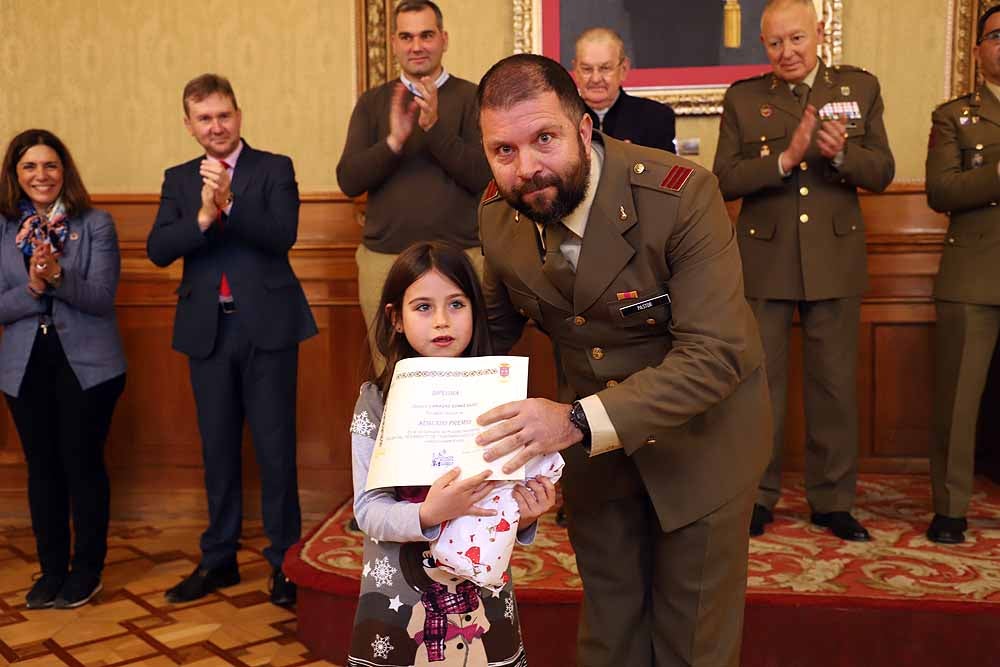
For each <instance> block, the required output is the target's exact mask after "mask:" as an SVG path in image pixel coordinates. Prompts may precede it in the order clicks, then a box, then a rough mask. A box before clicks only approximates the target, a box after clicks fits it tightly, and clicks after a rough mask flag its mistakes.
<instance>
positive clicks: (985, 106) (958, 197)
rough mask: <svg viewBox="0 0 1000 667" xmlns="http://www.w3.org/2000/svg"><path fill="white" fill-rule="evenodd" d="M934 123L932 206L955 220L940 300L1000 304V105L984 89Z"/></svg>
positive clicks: (941, 111)
mask: <svg viewBox="0 0 1000 667" xmlns="http://www.w3.org/2000/svg"><path fill="white" fill-rule="evenodd" d="M931 121H932V127H931V136H930V140H929V142H928V148H927V202H928V204H930V207H931V208H932V209H934V210H935V211H939V212H941V213H948V214H949V215H950V216H951V220H950V224H949V225H948V235H947V237H946V238H945V247H944V252H943V254H942V256H941V269H940V271H939V272H938V276H937V280H936V282H935V285H934V296H935V297H937V298H938V299H942V300H945V301H958V302H962V303H978V304H986V305H997V304H1000V279H998V278H1000V274H998V267H1000V207H998V206H997V203H998V201H1000V175H998V172H997V163H998V161H1000V101H998V100H997V97H996V96H995V95H994V93H993V92H992V91H991V90H990V89H989V87H988V86H986V85H983V86H981V87H980V88H979V89H977V90H976V91H975V92H973V93H970V94H968V95H963V96H962V97H959V98H957V99H954V100H952V101H950V102H946V103H945V104H942V105H941V106H939V107H938V108H937V109H936V110H935V111H934V113H933V114H932V116H931Z"/></svg>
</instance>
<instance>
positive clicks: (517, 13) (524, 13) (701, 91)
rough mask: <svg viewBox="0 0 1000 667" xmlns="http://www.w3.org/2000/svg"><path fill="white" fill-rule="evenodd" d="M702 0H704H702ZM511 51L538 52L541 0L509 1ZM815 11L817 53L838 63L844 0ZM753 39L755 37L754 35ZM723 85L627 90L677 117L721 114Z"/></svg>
mask: <svg viewBox="0 0 1000 667" xmlns="http://www.w3.org/2000/svg"><path fill="white" fill-rule="evenodd" d="M702 1H704V0H702ZM513 2H514V21H513V23H514V52H515V53H541V52H542V0H513ZM813 3H814V4H815V5H816V13H817V14H818V15H819V17H820V20H822V21H823V23H824V26H825V27H826V34H825V37H824V39H823V42H822V43H821V44H820V45H819V55H820V57H821V58H823V61H824V62H826V63H827V64H828V65H839V64H840V61H841V56H842V53H843V44H844V0H813ZM754 37H755V38H756V36H754ZM728 87H729V86H727V85H717V84H713V85H703V86H698V85H695V86H672V87H666V86H665V87H661V88H642V89H637V90H630V91H629V92H631V93H632V94H635V95H640V96H642V97H650V98H652V99H655V100H658V101H660V102H665V103H667V104H669V105H670V106H672V107H673V108H674V112H675V113H676V114H677V115H679V116H710V115H717V114H721V113H722V97H723V95H725V93H726V89H727V88H728Z"/></svg>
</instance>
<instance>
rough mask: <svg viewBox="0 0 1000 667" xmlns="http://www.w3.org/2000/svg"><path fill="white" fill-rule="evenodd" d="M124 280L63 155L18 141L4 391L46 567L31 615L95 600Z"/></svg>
mask: <svg viewBox="0 0 1000 667" xmlns="http://www.w3.org/2000/svg"><path fill="white" fill-rule="evenodd" d="M120 271H121V262H120V257H119V253H118V237H117V235H116V233H115V226H114V223H113V222H112V221H111V217H110V216H109V215H108V214H107V213H105V212H103V211H97V210H95V209H93V208H91V206H90V197H89V195H88V194H87V190H86V188H85V187H84V186H83V181H82V180H81V179H80V174H79V172H78V171H77V169H76V166H75V165H74V163H73V158H72V157H71V156H70V154H69V151H68V150H67V149H66V147H65V145H63V143H62V142H61V141H60V140H59V138H58V137H56V136H55V135H53V134H52V133H51V132H47V131H45V130H28V131H26V132H22V133H21V134H19V135H17V136H16V137H14V139H13V140H12V141H11V143H10V145H9V146H8V147H7V152H6V155H5V156H4V159H3V171H2V173H0V325H2V326H3V335H2V337H0V391H3V393H4V395H5V397H6V399H7V404H8V406H9V407H10V412H11V415H12V417H13V419H14V425H15V426H16V428H17V433H18V436H19V437H20V440H21V445H22V447H23V448H24V456H25V459H26V460H27V463H28V503H29V506H30V508H31V525H32V528H33V530H34V532H35V541H36V544H37V547H38V560H39V563H40V565H41V569H42V575H41V577H40V578H39V579H38V580H37V581H36V582H35V583H34V585H33V586H32V587H31V589H30V590H29V591H28V594H27V603H28V607H29V608H33V609H36V608H42V607H53V606H55V607H61V608H69V607H77V606H80V605H82V604H84V603H86V602H87V601H88V600H90V599H91V598H92V597H94V595H96V594H97V593H98V592H99V591H100V590H101V571H102V570H103V569H104V559H105V556H106V554H107V542H108V514H109V505H110V497H111V493H110V486H109V482H108V474H107V470H106V469H105V465H104V443H105V441H106V440H107V436H108V430H109V428H110V426H111V415H112V413H113V412H114V409H115V404H116V403H117V401H118V397H119V396H120V395H121V393H122V390H123V389H124V388H125V355H124V352H123V350H122V343H121V338H120V336H119V334H118V325H117V322H116V320H115V292H116V290H117V289H118V276H119V273H120ZM70 517H72V521H73V535H74V539H73V549H72V559H71V558H70V553H71V549H70V526H69V523H70Z"/></svg>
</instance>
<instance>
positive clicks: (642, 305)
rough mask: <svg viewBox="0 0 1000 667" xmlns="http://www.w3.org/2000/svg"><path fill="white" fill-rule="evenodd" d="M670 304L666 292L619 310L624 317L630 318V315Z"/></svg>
mask: <svg viewBox="0 0 1000 667" xmlns="http://www.w3.org/2000/svg"><path fill="white" fill-rule="evenodd" d="M669 303H670V295H669V294H667V293H666V292H664V293H663V294H657V295H656V296H652V297H649V298H648V299H644V300H642V301H640V302H638V303H633V304H629V305H627V306H622V307H621V308H619V309H618V312H619V313H621V316H622V317H628V316H629V315H635V314H636V313H641V312H642V311H644V310H649V309H650V308H654V307H656V306H663V305H666V304H669Z"/></svg>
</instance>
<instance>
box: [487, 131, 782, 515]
mask: <svg viewBox="0 0 1000 667" xmlns="http://www.w3.org/2000/svg"><path fill="white" fill-rule="evenodd" d="M594 141H595V142H601V143H603V145H604V148H605V158H604V165H603V169H602V172H601V177H600V181H599V183H598V188H597V193H596V198H595V200H594V203H593V207H592V208H591V212H590V217H589V218H588V222H587V227H586V231H585V233H584V238H583V246H582V249H581V253H580V258H579V263H578V265H577V268H576V279H575V284H574V294H573V303H572V304H571V303H569V302H568V301H567V300H566V299H565V298H564V297H563V296H562V294H561V293H560V292H559V291H558V290H557V289H556V288H555V286H553V285H552V284H551V283H550V282H549V281H548V279H547V278H546V277H545V275H544V274H543V272H542V260H541V257H540V253H539V242H538V232H537V229H536V226H535V224H534V223H533V222H532V221H531V220H530V219H528V218H527V216H525V215H519V214H516V213H515V211H514V210H513V209H512V208H511V207H510V206H509V205H508V204H507V203H506V201H504V200H503V199H502V198H501V197H500V196H499V195H498V194H497V193H496V186H495V184H491V186H490V187H489V188H488V189H487V192H486V197H485V198H484V201H483V203H482V204H481V205H480V209H479V224H480V234H481V237H482V243H483V252H484V254H485V255H486V278H485V281H484V282H485V285H484V290H485V295H486V300H487V307H488V314H489V318H490V329H491V332H492V333H493V335H494V343H495V344H496V345H497V348H498V349H499V350H500V351H506V350H509V349H510V347H511V346H512V345H513V344H514V342H516V341H517V339H518V338H519V337H520V335H521V332H522V329H523V327H524V324H525V322H526V321H527V320H528V319H531V320H534V321H535V323H536V324H537V325H538V327H539V328H540V329H541V330H542V331H544V332H545V333H546V334H548V336H549V337H550V338H551V339H552V341H553V343H554V346H555V352H556V358H557V360H558V361H557V364H558V375H559V385H560V386H559V397H560V400H561V401H564V402H570V401H572V400H574V399H575V398H578V397H583V396H589V395H592V394H597V395H598V396H599V397H600V399H601V401H602V403H603V405H604V407H605V408H606V410H607V412H608V416H609V417H610V419H611V421H612V423H613V424H614V427H615V430H616V432H617V434H618V436H619V438H620V439H621V442H622V444H623V449H619V450H615V451H611V452H608V453H604V454H600V455H595V456H594V457H588V456H587V453H586V452H585V451H584V450H583V448H582V447H580V446H574V447H570V448H569V449H567V450H565V451H564V452H563V456H564V458H565V459H566V471H565V474H564V476H563V485H564V494H565V498H566V501H567V503H568V506H569V508H570V511H571V512H573V511H575V510H574V507H576V508H585V507H586V506H593V505H595V504H601V503H603V502H605V501H608V500H613V499H617V498H624V497H629V496H631V495H634V494H642V493H647V494H648V495H649V496H650V498H651V500H652V503H653V506H654V507H655V509H656V512H657V515H658V518H659V520H660V524H661V525H662V527H663V529H664V530H674V529H677V528H680V527H682V526H685V525H687V524H689V523H691V522H692V521H695V520H697V519H699V518H701V517H703V516H705V515H707V514H709V513H710V512H712V511H713V510H715V509H717V508H718V507H720V506H721V505H723V504H724V503H725V502H726V501H728V500H730V499H732V498H734V497H735V496H737V494H739V493H740V492H741V491H745V490H746V489H747V487H750V486H752V485H755V484H756V483H757V480H758V478H759V477H760V474H761V472H762V471H763V469H764V466H765V465H766V463H767V459H768V455H769V452H770V447H771V445H770V441H771V411H770V408H769V404H768V396H767V385H766V380H765V373H764V369H763V351H762V348H761V343H760V337H759V334H758V332H757V327H756V324H755V321H754V318H753V314H752V312H751V311H750V308H749V307H748V305H747V303H746V300H745V298H744V296H743V283H742V279H741V270H740V268H741V267H740V257H739V252H738V248H737V245H736V241H735V237H734V233H733V228H732V224H731V223H730V221H729V218H728V216H727V213H726V208H725V205H724V204H723V202H722V198H721V196H720V195H719V191H718V187H717V183H716V180H715V178H713V177H712V175H711V174H710V173H709V172H708V171H706V170H704V169H702V168H700V167H698V166H697V165H695V164H693V163H691V162H688V161H686V160H684V159H682V158H678V157H676V156H674V155H671V154H669V153H666V152H663V151H659V150H655V149H650V148H645V147H642V146H637V145H632V144H626V143H623V142H620V141H617V140H615V139H612V138H610V137H607V136H605V135H601V134H599V133H596V132H595V133H594ZM664 294H668V295H669V297H670V300H671V303H669V304H667V303H666V300H665V299H663V298H662V296H663V295H664ZM657 297H660V298H657ZM650 299H653V300H652V301H650ZM641 304H651V306H650V307H637V308H630V306H638V305H641ZM623 308H624V310H623ZM636 470H638V475H637V474H636Z"/></svg>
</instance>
